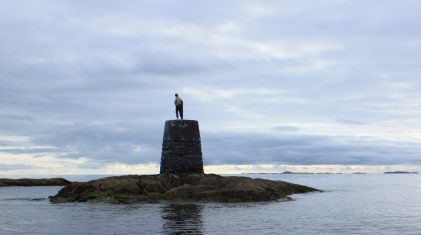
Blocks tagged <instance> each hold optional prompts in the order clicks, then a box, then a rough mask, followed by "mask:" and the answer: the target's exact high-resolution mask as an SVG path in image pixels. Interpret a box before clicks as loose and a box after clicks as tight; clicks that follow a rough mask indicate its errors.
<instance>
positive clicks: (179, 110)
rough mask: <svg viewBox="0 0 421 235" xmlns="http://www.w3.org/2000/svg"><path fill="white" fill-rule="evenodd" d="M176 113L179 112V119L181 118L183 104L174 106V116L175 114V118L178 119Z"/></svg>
mask: <svg viewBox="0 0 421 235" xmlns="http://www.w3.org/2000/svg"><path fill="white" fill-rule="evenodd" d="M178 113H180V117H181V119H183V105H176V106H175V116H177V119H178Z"/></svg>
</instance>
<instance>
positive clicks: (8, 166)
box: [0, 163, 35, 171]
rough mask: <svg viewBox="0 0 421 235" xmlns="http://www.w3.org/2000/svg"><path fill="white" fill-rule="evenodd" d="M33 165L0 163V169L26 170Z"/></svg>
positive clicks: (32, 167)
mask: <svg viewBox="0 0 421 235" xmlns="http://www.w3.org/2000/svg"><path fill="white" fill-rule="evenodd" d="M34 168H35V167H34V166H31V165H28V164H3V163H0V171H12V170H26V169H34Z"/></svg>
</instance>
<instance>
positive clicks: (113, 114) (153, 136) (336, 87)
mask: <svg viewBox="0 0 421 235" xmlns="http://www.w3.org/2000/svg"><path fill="white" fill-rule="evenodd" d="M0 5H1V8H0V28H1V30H0V52H1V53H0V110H1V112H0V160H1V162H2V163H1V164H0V171H2V170H10V169H36V168H37V166H36V164H35V163H28V162H25V161H23V160H22V159H24V158H22V156H25V157H26V156H29V157H31V158H34V159H40V160H39V161H40V163H41V161H42V159H46V158H48V159H50V160H51V159H55V160H56V161H57V164H62V165H61V166H63V167H64V166H66V164H68V162H70V163H69V164H73V165H72V166H76V167H77V168H80V169H85V168H91V169H101V167H104V166H107V165H108V166H109V165H110V164H128V165H132V164H151V163H156V164H157V163H159V161H160V153H161V144H162V134H163V133H162V132H163V126H164V121H165V120H168V119H173V118H175V117H174V116H175V115H174V107H173V98H174V97H173V95H174V93H176V92H178V93H179V94H180V95H181V97H182V98H183V100H184V103H185V112H186V114H185V117H186V118H187V119H195V120H198V121H199V122H200V128H201V135H202V145H203V152H204V159H205V163H206V164H207V165H225V164H231V165H243V164H249V165H253V164H285V165H329V164H335V165H336V164H337V165H396V164H409V165H411V164H417V165H418V164H420V163H421V134H420V133H421V121H420V120H421V94H420V92H419V91H420V89H421V78H420V74H421V66H420V64H421V58H420V57H421V28H420V27H419V22H421V15H420V14H419V9H421V2H419V1H417V0H404V1H397V0H393V1H392V0H384V1H374V0H368V1H367V0H361V1H358V0H356V1H354V0H353V1H347V0H315V1H305V0H302V1H297V0H294V1H292V0H291V1H244V0H238V1H195V0H190V1H185V0H183V1H160V0H153V1H152V0H151V1H149V0H145V1H128V0H125V1H104V0H101V1H100V0H91V1H81V0H80V1H78V0H71V1H70V0H68V1H65V0H61V1H57V0H51V1H49V0H39V1H24V0H13V1H10V0H0ZM14 159H16V160H14ZM18 159H20V160H18ZM81 159H82V160H81ZM76 160H77V162H76ZM31 162H32V161H31ZM34 164H35V165H34ZM74 164H76V165H74ZM64 169H65V167H64Z"/></svg>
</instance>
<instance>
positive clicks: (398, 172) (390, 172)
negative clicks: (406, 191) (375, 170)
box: [385, 171, 418, 174]
mask: <svg viewBox="0 0 421 235" xmlns="http://www.w3.org/2000/svg"><path fill="white" fill-rule="evenodd" d="M385 174H418V172H416V171H415V172H409V171H386V172H385Z"/></svg>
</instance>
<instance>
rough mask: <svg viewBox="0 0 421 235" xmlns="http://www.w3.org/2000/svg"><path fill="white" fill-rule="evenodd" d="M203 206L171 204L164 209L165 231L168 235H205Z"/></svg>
mask: <svg viewBox="0 0 421 235" xmlns="http://www.w3.org/2000/svg"><path fill="white" fill-rule="evenodd" d="M202 210H203V206H202V205H195V204H169V205H168V206H165V207H163V208H162V219H163V230H164V232H165V233H168V234H186V233H188V234H203V221H202Z"/></svg>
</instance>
